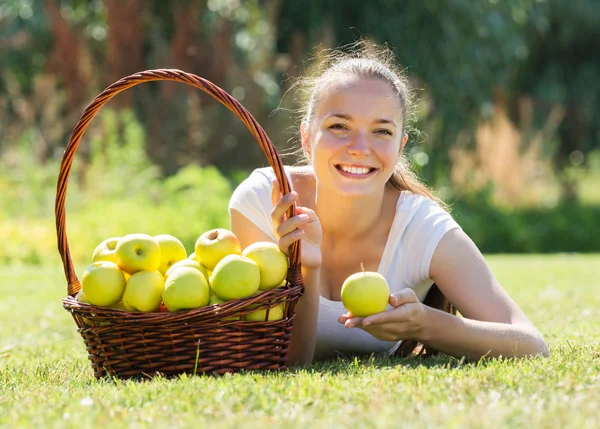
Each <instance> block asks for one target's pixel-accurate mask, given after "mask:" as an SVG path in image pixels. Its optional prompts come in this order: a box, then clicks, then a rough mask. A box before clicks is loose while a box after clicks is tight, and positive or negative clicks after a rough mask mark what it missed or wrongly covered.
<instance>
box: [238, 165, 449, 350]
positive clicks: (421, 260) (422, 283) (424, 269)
mask: <svg viewBox="0 0 600 429" xmlns="http://www.w3.org/2000/svg"><path fill="white" fill-rule="evenodd" d="M286 173H287V176H288V180H289V182H290V185H291V184H292V180H291V177H290V174H289V167H286ZM274 178H275V174H274V173H273V169H272V168H271V167H265V168H258V169H256V170H254V171H253V172H252V174H250V176H249V177H248V178H247V179H245V180H244V181H243V182H242V183H241V184H240V185H239V186H238V187H237V188H236V189H235V191H234V192H233V195H232V197H231V200H230V202H229V209H230V210H231V209H235V210H237V211H238V212H239V213H241V214H242V215H243V216H245V217H246V218H247V219H248V220H249V221H250V222H252V223H253V224H255V225H256V226H257V227H259V228H260V229H261V230H262V231H263V232H264V233H265V234H267V235H268V236H269V237H271V238H272V239H273V241H277V240H276V238H275V235H274V234H273V222H272V220H271V210H272V209H273V203H272V202H271V181H272V180H273V179H274ZM453 228H460V226H459V225H458V224H457V223H456V221H455V220H454V219H453V218H452V216H451V215H450V214H449V213H448V212H446V211H445V210H444V209H442V208H441V207H440V206H439V205H438V204H437V203H436V202H435V201H433V200H431V199H429V198H427V197H424V196H422V195H417V194H414V193H411V192H408V191H403V192H402V193H401V194H400V197H399V198H398V203H397V206H396V215H395V217H394V221H393V224H392V228H391V230H390V234H389V236H388V240H387V243H386V245H385V249H384V251H383V255H382V257H381V262H380V264H379V269H378V270H377V271H378V272H379V273H380V274H381V275H383V276H384V277H385V278H386V280H387V282H388V284H389V286H390V291H391V292H392V293H393V292H397V291H399V290H401V289H404V288H411V289H413V290H414V291H415V294H416V295H417V297H418V298H419V300H420V301H423V299H424V298H425V296H426V295H427V292H428V291H429V289H430V288H431V286H432V284H433V280H431V278H429V264H430V262H431V258H432V256H433V252H434V250H435V248H436V246H437V245H438V243H439V241H440V239H441V238H442V237H443V236H444V234H446V232H448V231H450V230H451V229H453ZM389 308H391V307H389V306H388V309H389ZM344 313H346V310H345V309H344V306H343V304H342V302H341V301H331V300H329V299H327V298H324V297H321V298H320V305H319V320H318V327H317V342H316V348H315V355H314V360H323V359H329V358H332V357H335V356H338V355H341V356H347V355H350V354H365V353H385V352H393V351H395V349H396V348H397V347H398V346H399V344H400V343H398V342H388V341H379V340H378V339H376V338H375V337H373V336H371V335H370V334H368V333H367V332H365V331H363V330H361V329H347V328H345V327H344V325H342V324H340V323H339V322H338V321H337V318H338V317H339V316H340V315H341V314H344Z"/></svg>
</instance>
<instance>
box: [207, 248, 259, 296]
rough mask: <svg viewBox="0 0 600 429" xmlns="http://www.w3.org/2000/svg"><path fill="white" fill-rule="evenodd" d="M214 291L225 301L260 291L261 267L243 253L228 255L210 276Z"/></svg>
mask: <svg viewBox="0 0 600 429" xmlns="http://www.w3.org/2000/svg"><path fill="white" fill-rule="evenodd" d="M210 286H211V289H212V291H213V292H214V293H215V295H217V296H218V297H219V298H221V299H224V300H225V301H231V300H233V299H242V298H248V297H250V296H252V295H254V294H255V293H256V292H257V291H258V286H260V269H259V268H258V265H256V262H254V261H253V260H252V259H250V258H247V257H245V256H243V255H227V256H225V257H224V258H223V259H221V261H219V263H218V264H217V266H216V267H215V269H214V270H213V272H212V275H211V276H210Z"/></svg>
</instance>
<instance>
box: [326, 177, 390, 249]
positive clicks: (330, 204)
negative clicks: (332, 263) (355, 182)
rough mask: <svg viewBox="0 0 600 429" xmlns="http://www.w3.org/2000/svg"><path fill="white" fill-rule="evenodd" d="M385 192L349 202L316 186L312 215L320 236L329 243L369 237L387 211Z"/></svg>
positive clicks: (351, 199)
mask: <svg viewBox="0 0 600 429" xmlns="http://www.w3.org/2000/svg"><path fill="white" fill-rule="evenodd" d="M386 193H387V189H384V190H382V191H381V192H380V193H377V194H371V195H368V196H365V197H359V198H348V197H343V196H340V195H339V194H337V193H335V192H331V191H330V190H328V189H324V188H322V187H319V186H317V192H316V195H315V213H316V214H317V216H318V217H319V220H320V221H321V225H322V227H323V232H324V233H326V234H327V235H328V236H329V237H330V238H331V239H334V238H336V237H339V238H344V239H348V238H349V239H356V238H362V237H365V236H368V235H369V234H370V233H371V232H373V231H374V230H375V226H376V225H377V224H378V223H380V222H381V219H382V218H383V216H384V212H385V210H386V204H385V203H386V201H385V196H386Z"/></svg>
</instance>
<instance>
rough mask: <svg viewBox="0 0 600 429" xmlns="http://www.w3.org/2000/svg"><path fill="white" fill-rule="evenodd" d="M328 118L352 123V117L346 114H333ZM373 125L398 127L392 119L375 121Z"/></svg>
mask: <svg viewBox="0 0 600 429" xmlns="http://www.w3.org/2000/svg"><path fill="white" fill-rule="evenodd" d="M328 117H329V118H340V119H344V120H346V121H352V116H350V115H346V114H345V113H333V114H331V115H329V116H328ZM373 123H375V124H391V125H393V126H395V127H397V125H396V122H395V121H392V120H391V119H375V120H374V121H373Z"/></svg>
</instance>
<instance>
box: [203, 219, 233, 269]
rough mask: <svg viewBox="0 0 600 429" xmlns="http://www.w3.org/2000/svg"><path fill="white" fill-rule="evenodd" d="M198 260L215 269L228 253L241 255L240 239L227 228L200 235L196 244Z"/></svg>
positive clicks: (207, 267)
mask: <svg viewBox="0 0 600 429" xmlns="http://www.w3.org/2000/svg"><path fill="white" fill-rule="evenodd" d="M194 250H195V253H196V260H197V261H198V262H199V263H201V264H202V265H204V266H205V267H206V269H207V270H214V269H215V267H216V266H217V264H218V263H219V261H220V260H221V259H223V258H224V257H225V256H227V255H241V254H242V248H241V245H240V240H238V238H237V237H236V236H235V234H234V233H233V232H231V231H229V230H227V229H223V228H217V229H213V230H211V231H207V232H205V233H204V234H202V235H201V236H200V237H198V240H196V245H195V248H194Z"/></svg>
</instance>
